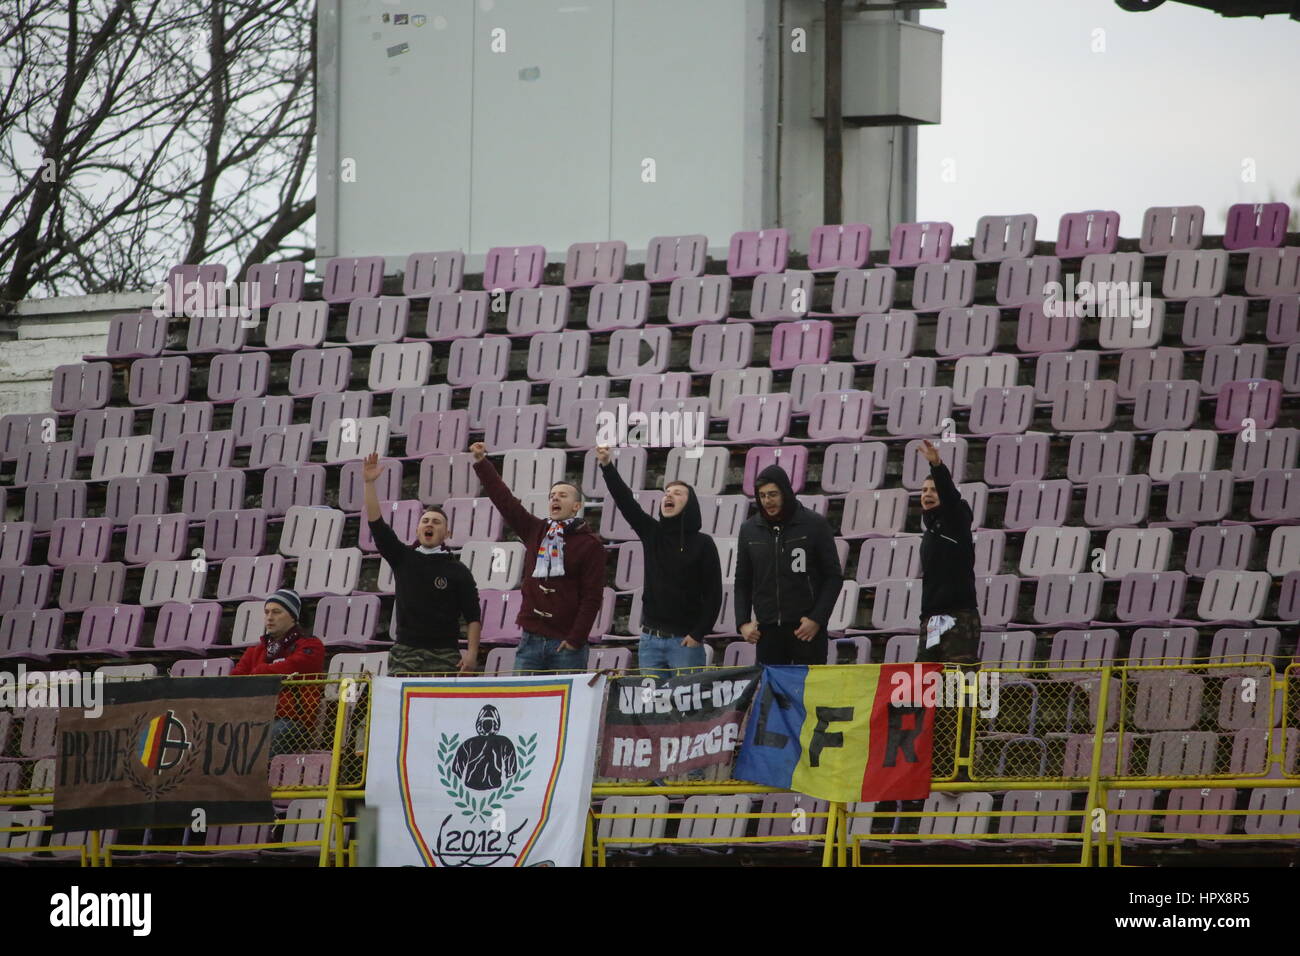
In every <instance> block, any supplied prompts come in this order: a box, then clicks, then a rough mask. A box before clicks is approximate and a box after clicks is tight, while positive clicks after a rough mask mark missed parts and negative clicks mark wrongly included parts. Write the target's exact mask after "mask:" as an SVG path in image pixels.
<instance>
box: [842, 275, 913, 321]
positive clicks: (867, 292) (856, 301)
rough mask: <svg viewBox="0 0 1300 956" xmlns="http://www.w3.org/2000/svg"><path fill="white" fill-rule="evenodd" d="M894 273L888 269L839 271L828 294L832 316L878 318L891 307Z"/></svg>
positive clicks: (892, 302)
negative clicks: (868, 316)
mask: <svg viewBox="0 0 1300 956" xmlns="http://www.w3.org/2000/svg"><path fill="white" fill-rule="evenodd" d="M896 279H897V273H896V272H895V271H894V270H893V269H891V268H889V267H888V266H880V267H878V268H875V269H841V270H840V271H839V272H837V273H835V286H834V288H833V289H832V291H831V314H832V315H866V314H872V315H878V314H883V313H887V312H889V311H890V309H891V308H892V307H893V304H894V283H895V281H896Z"/></svg>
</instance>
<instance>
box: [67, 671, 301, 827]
mask: <svg viewBox="0 0 1300 956" xmlns="http://www.w3.org/2000/svg"><path fill="white" fill-rule="evenodd" d="M280 681H281V678H279V677H194V678H158V679H155V680H143V681H125V682H122V683H115V684H109V685H107V686H106V687H105V688H104V709H103V713H102V714H101V715H100V716H98V717H93V718H92V717H86V716H84V715H83V714H82V713H81V712H79V711H76V710H62V711H60V713H59V724H58V735H57V749H56V752H55V772H56V777H55V786H54V820H53V828H54V829H55V830H56V831H60V832H63V831H69V830H100V829H109V828H126V827H153V826H156V827H167V826H189V825H191V824H192V823H193V822H195V821H196V820H200V819H201V820H202V821H203V822H204V823H205V825H206V826H214V825H219V824H226V823H257V822H269V821H271V820H273V819H274V817H275V813H274V810H273V808H272V806H271V785H270V782H269V775H268V767H269V763H270V749H271V734H272V729H273V723H274V719H275V703H276V698H277V695H278V693H279V689H280Z"/></svg>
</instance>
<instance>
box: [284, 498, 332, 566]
mask: <svg viewBox="0 0 1300 956" xmlns="http://www.w3.org/2000/svg"><path fill="white" fill-rule="evenodd" d="M344 517H345V516H344V514H343V512H342V511H339V510H337V509H335V508H304V507H301V506H295V507H292V508H290V509H289V510H288V512H287V513H286V514H285V516H284V525H283V526H282V527H281V529H280V542H279V546H278V548H277V550H278V551H279V553H280V554H282V555H284V556H286V557H290V558H297V557H301V556H302V555H303V554H305V553H306V552H308V551H330V550H333V549H335V548H338V547H339V546H340V544H341V543H342V540H343V522H344Z"/></svg>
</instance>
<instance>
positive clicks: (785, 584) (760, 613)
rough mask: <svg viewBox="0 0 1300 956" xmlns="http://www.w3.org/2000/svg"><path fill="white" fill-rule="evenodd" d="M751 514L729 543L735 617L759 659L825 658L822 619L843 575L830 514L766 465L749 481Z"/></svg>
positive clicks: (787, 661)
mask: <svg viewBox="0 0 1300 956" xmlns="http://www.w3.org/2000/svg"><path fill="white" fill-rule="evenodd" d="M754 497H755V499H756V500H757V502H758V514H756V515H754V516H753V517H752V518H750V519H749V520H748V521H746V522H745V523H744V525H742V526H741V529H740V541H739V543H738V545H737V550H736V621H737V622H743V623H740V635H741V637H743V638H744V639H745V640H747V641H749V642H750V643H757V644H758V649H757V657H758V662H759V663H760V664H825V663H826V651H827V634H826V623H827V622H828V621H829V620H830V617H831V611H832V610H834V608H835V601H836V599H837V598H838V597H839V594H840V585H841V583H842V582H843V579H844V573H843V570H842V569H841V568H840V556H839V554H838V553H837V552H836V550H835V534H834V532H833V531H832V530H831V526H830V522H828V521H827V520H826V519H825V518H823V517H822V516H821V515H819V514H817V513H816V512H815V511H811V510H809V509H808V508H805V507H804V506H803V505H801V504H800V503H799V501H798V499H797V498H795V496H794V490H793V489H792V488H791V487H790V478H789V477H788V476H787V475H786V473H785V472H784V471H783V470H782V469H781V468H780V467H779V466H777V465H770V466H768V467H767V468H764V469H763V470H762V471H761V472H759V474H758V478H757V479H755V481H754Z"/></svg>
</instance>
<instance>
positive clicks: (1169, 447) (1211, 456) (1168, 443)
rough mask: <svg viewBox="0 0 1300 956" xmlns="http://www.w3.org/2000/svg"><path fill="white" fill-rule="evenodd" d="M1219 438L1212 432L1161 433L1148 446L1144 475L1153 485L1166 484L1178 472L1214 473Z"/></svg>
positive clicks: (1199, 430)
mask: <svg viewBox="0 0 1300 956" xmlns="http://www.w3.org/2000/svg"><path fill="white" fill-rule="evenodd" d="M1218 444H1219V442H1218V435H1216V434H1215V433H1214V432H1211V431H1205V430H1201V429H1193V430H1192V431H1163V432H1158V433H1157V434H1156V437H1155V440H1154V441H1152V443H1151V456H1150V458H1149V459H1148V464H1147V472H1148V473H1149V474H1150V475H1151V478H1152V479H1153V480H1155V481H1169V480H1171V479H1172V478H1173V477H1174V475H1177V474H1179V473H1180V472H1189V471H1190V472H1206V471H1212V470H1213V469H1214V461H1215V457H1216V453H1217V451H1218Z"/></svg>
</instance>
